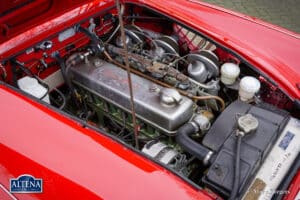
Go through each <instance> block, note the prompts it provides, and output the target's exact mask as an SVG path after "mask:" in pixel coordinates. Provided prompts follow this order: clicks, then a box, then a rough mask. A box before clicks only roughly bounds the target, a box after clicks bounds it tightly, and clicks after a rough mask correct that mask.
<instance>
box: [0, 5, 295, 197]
mask: <svg viewBox="0 0 300 200" xmlns="http://www.w3.org/2000/svg"><path fill="white" fill-rule="evenodd" d="M54 2H56V3H57V2H59V4H54V5H53V7H52V9H51V11H50V12H49V13H46V15H45V16H43V17H41V18H38V17H37V18H36V19H34V20H32V21H31V23H30V26H29V25H27V26H26V27H24V26H16V27H15V29H12V30H11V31H12V32H13V33H11V35H10V36H8V37H7V38H4V39H2V40H1V44H0V61H1V60H2V59H4V58H5V57H8V56H11V55H14V54H16V53H17V52H18V51H19V50H21V49H25V48H27V47H29V46H30V45H31V44H33V43H37V42H38V41H40V40H41V39H43V38H47V37H49V36H50V35H52V34H54V33H56V32H58V31H60V30H62V29H64V27H68V26H71V25H72V24H74V23H75V22H77V21H79V20H80V19H84V18H86V17H88V16H90V15H93V14H95V13H97V12H99V10H103V9H107V8H110V7H112V6H114V1H112V0H94V1H77V2H76V3H74V2H73V3H69V2H67V1H66V3H61V2H60V1H54ZM124 2H132V3H136V4H140V5H143V6H146V7H149V8H151V9H154V10H156V11H158V12H160V13H162V14H165V15H168V16H170V17H171V18H173V19H174V20H178V21H181V22H182V23H184V24H186V25H188V26H190V27H191V28H193V29H194V30H197V31H199V32H201V33H202V34H204V35H206V36H207V37H209V38H211V39H212V40H214V41H215V42H216V43H218V44H220V45H221V46H223V47H225V48H227V49H231V50H233V51H234V53H236V54H237V55H239V56H241V58H244V59H245V60H247V61H248V62H249V64H250V65H253V66H256V67H258V68H259V70H261V71H262V72H264V73H265V74H267V75H268V76H269V77H271V78H272V79H273V80H274V81H275V82H276V83H278V87H280V88H283V90H284V92H286V94H288V95H289V96H290V97H292V98H293V99H294V100H297V99H299V98H300V86H299V84H300V65H299V63H300V51H299V49H300V40H299V38H300V36H299V35H298V34H296V33H292V32H289V31H287V30H284V29H281V28H279V27H276V26H273V25H270V24H267V23H264V22H262V21H260V20H258V19H255V18H251V17H247V16H243V15H241V14H236V13H233V12H230V11H228V10H225V9H221V8H217V7H214V6H211V5H209V4H205V3H202V2H198V1H194V0H189V1H183V0H174V1H156V0H132V1H124ZM41 7H42V6H41ZM28 12H29V11H28ZM28 12H27V13H28ZM25 13H26V12H25ZM0 99H1V104H0V111H1V115H0V121H1V132H0V184H1V185H0V186H1V187H0V199H13V198H14V197H16V198H17V199H78V198H79V199H207V200H208V199H215V198H216V195H214V194H213V193H209V192H208V191H206V190H199V189H197V188H196V187H193V186H191V185H190V184H187V183H186V182H185V181H183V180H182V179H181V178H179V177H177V176H176V175H174V174H173V173H171V172H169V171H167V170H165V169H164V168H163V167H161V166H160V165H158V164H156V163H153V162H152V161H150V160H148V159H146V158H144V157H143V156H141V155H139V154H138V153H136V152H134V151H133V150H131V149H128V148H126V147H124V146H123V145H122V144H120V143H118V142H116V141H114V140H112V139H111V138H109V137H107V136H105V135H102V134H99V133H98V132H96V131H95V130H92V129H90V128H86V127H84V126H83V125H82V124H80V123H78V122H76V121H75V120H74V119H72V118H71V117H69V116H66V115H65V114H62V113H60V112H55V111H53V109H50V108H49V107H47V106H45V105H43V104H40V103H37V102H35V101H33V100H31V99H30V98H28V97H26V96H24V95H21V94H19V93H17V92H16V91H14V89H12V88H11V87H9V86H7V85H5V84H1V85H0ZM21 174H31V175H33V176H35V177H41V178H43V181H44V191H43V193H40V194H13V196H12V194H10V193H9V179H10V178H14V177H18V176H19V175H21ZM299 177H300V174H299V173H298V176H297V177H295V178H294V182H293V183H292V184H291V192H290V193H289V194H288V195H287V197H286V199H288V200H290V199H294V198H295V196H296V195H297V193H298V191H299V185H300V179H299Z"/></svg>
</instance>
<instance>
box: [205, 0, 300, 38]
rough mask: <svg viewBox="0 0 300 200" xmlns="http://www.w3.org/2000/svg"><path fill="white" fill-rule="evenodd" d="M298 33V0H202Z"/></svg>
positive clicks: (299, 26) (299, 12)
mask: <svg viewBox="0 0 300 200" xmlns="http://www.w3.org/2000/svg"><path fill="white" fill-rule="evenodd" d="M202 1H205V2H207V3H211V4H214V5H218V6H221V7H224V8H227V9H230V10H234V11H238V12H240V13H243V14H246V15H249V16H253V17H256V18H259V19H262V20H264V21H267V22H270V23H272V24H275V25H278V26H281V27H284V28H286V29H288V30H291V31H294V32H297V33H300V0H202Z"/></svg>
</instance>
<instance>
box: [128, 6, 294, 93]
mask: <svg viewBox="0 0 300 200" xmlns="http://www.w3.org/2000/svg"><path fill="white" fill-rule="evenodd" d="M129 1H131V2H138V3H140V4H143V5H147V6H149V7H153V8H156V9H158V10H160V11H162V12H164V13H168V14H170V15H173V16H174V18H176V19H178V20H180V21H182V20H183V21H184V22H185V23H186V24H187V25H190V26H191V27H194V28H195V29H198V30H200V31H201V32H202V33H205V34H206V35H207V36H209V37H210V38H212V39H214V40H215V41H217V42H218V43H220V44H224V45H225V46H227V47H228V48H230V49H234V51H236V52H237V53H238V54H239V55H241V56H242V57H244V58H245V59H246V60H247V61H249V62H250V64H252V65H253V66H256V67H258V68H260V69H262V70H263V71H264V72H265V73H267V74H268V75H269V76H270V77H271V78H272V79H273V80H274V81H276V82H277V83H278V84H279V86H280V87H281V88H283V89H284V90H285V92H287V93H288V94H289V95H290V96H291V97H294V98H300V90H299V89H298V88H297V86H296V84H298V83H300V35H299V34H296V33H293V32H290V31H288V30H285V29H283V28H280V27H276V26H274V25H271V24H267V23H265V22H262V21H260V20H258V19H255V18H251V17H248V16H244V15H242V14H238V13H234V12H231V11H228V10H226V9H222V8H218V7H215V6H212V5H209V4H206V3H202V2H201V1H199V0H173V1H157V0H129Z"/></svg>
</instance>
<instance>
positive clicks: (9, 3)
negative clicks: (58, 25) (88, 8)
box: [0, 0, 91, 43]
mask: <svg viewBox="0 0 300 200" xmlns="http://www.w3.org/2000/svg"><path fill="white" fill-rule="evenodd" d="M89 1H91V0H64V1H60V0H2V1H1V3H0V43H2V42H4V41H6V40H8V39H10V38H12V37H13V36H15V35H17V34H18V33H21V32H22V31H24V30H25V29H29V28H31V27H34V26H35V25H36V24H38V23H41V22H45V21H47V20H49V19H50V18H52V17H53V16H55V15H59V14H61V13H63V12H65V11H67V10H69V9H71V8H73V7H74V6H78V5H80V4H83V3H85V2H89Z"/></svg>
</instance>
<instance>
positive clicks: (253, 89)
mask: <svg viewBox="0 0 300 200" xmlns="http://www.w3.org/2000/svg"><path fill="white" fill-rule="evenodd" d="M259 89H260V82H259V80H257V79H256V78H254V77H252V76H245V77H243V78H242V79H241V82H240V87H239V97H240V99H241V100H242V101H248V100H251V99H252V98H253V97H254V95H255V93H257V92H258V91H259Z"/></svg>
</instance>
